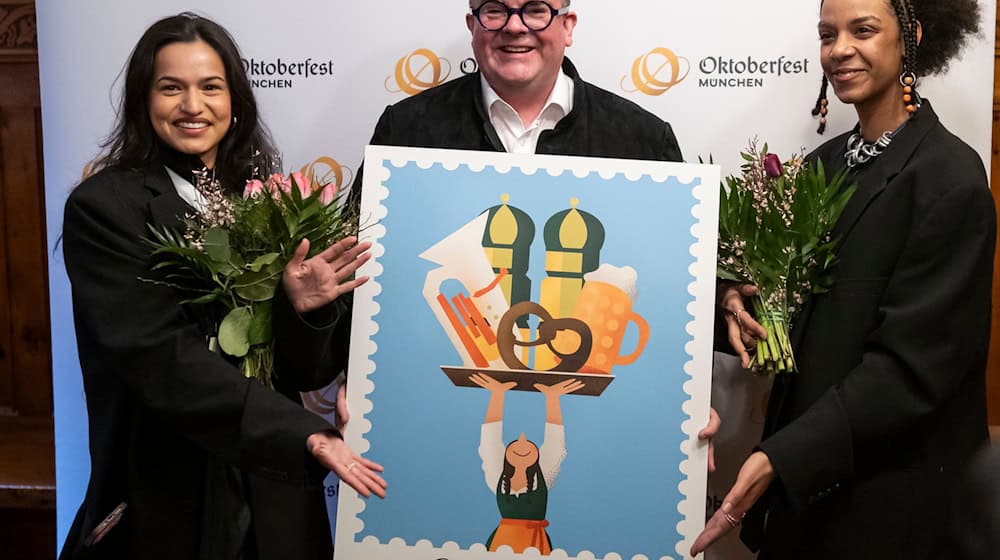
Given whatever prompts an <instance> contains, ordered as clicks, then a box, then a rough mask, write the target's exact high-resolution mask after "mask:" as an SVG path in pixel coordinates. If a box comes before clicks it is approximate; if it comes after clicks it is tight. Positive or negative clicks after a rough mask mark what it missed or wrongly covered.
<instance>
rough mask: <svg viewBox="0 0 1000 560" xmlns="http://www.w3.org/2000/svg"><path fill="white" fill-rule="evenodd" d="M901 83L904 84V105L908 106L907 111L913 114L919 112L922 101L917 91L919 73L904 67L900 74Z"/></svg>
mask: <svg viewBox="0 0 1000 560" xmlns="http://www.w3.org/2000/svg"><path fill="white" fill-rule="evenodd" d="M899 84H900V85H901V86H903V105H905V106H906V112H907V113H910V114H911V115H912V114H913V113H916V112H917V109H918V108H919V107H920V102H921V101H922V100H921V99H920V94H919V93H917V75H916V74H914V73H913V71H912V70H905V69H904V70H903V72H902V73H901V74H900V75H899Z"/></svg>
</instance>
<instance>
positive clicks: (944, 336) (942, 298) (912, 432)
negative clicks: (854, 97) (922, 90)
mask: <svg viewBox="0 0 1000 560" xmlns="http://www.w3.org/2000/svg"><path fill="white" fill-rule="evenodd" d="M847 137H848V135H847V134H845V135H842V136H840V137H838V138H835V139H833V140H831V141H829V142H827V143H826V144H824V145H823V146H821V147H820V148H819V149H818V150H816V152H814V153H813V154H812V155H811V156H810V157H811V158H812V159H819V160H822V162H823V163H824V165H825V167H826V169H827V170H828V172H831V171H834V170H837V169H840V168H842V167H843V166H844V152H845V147H846V141H847ZM852 178H853V179H854V180H856V181H857V183H858V185H859V188H858V191H857V192H856V194H855V195H854V197H853V199H852V200H851V201H850V203H849V204H848V206H847V208H846V209H845V211H844V214H843V215H842V216H841V218H840V221H839V223H838V224H837V226H836V234H837V235H838V236H839V237H840V239H841V241H840V250H839V257H840V262H839V264H838V265H837V268H836V271H835V274H836V283H835V284H834V286H833V289H832V290H831V291H830V292H829V293H826V294H822V295H818V296H815V297H814V298H813V300H812V302H811V304H808V305H807V308H806V309H805V310H804V311H803V315H802V317H800V318H799V320H798V322H797V324H796V326H795V327H794V328H795V330H794V332H793V334H792V337H793V345H794V348H795V352H796V358H797V360H798V366H799V372H797V373H794V374H791V375H783V376H779V377H778V378H777V379H776V381H775V385H774V389H773V391H772V396H771V401H770V404H769V407H768V419H767V422H766V424H765V428H764V439H763V442H762V443H761V448H762V449H763V450H764V451H765V452H766V453H767V455H768V457H769V458H770V459H771V462H772V464H773V465H774V469H775V472H776V474H777V479H776V481H775V484H773V485H772V488H771V490H770V491H769V494H768V495H766V496H765V498H764V499H762V501H761V503H760V507H759V508H758V511H757V513H758V514H759V513H760V512H761V510H765V509H769V515H768V517H767V524H766V527H765V528H764V538H763V543H762V544H763V551H762V554H761V556H760V558H765V559H773V558H796V559H798V558H811V559H824V558H831V559H832V558H837V559H842V558H852V559H863V558H893V557H896V558H907V559H918V558H939V557H940V558H945V557H948V556H949V555H948V554H947V553H946V552H945V553H944V555H943V556H939V555H937V554H938V553H937V552H936V551H938V550H940V549H941V548H942V547H944V550H945V551H947V547H948V545H949V543H948V542H947V527H948V523H947V520H948V518H949V515H950V512H949V505H950V504H951V501H950V500H949V499H948V492H949V488H950V487H951V486H952V484H953V482H954V478H955V475H956V473H957V472H958V471H959V469H960V467H961V466H962V465H963V464H964V463H966V462H967V461H968V460H969V459H970V458H971V457H972V456H973V455H974V454H975V452H976V451H977V450H978V449H979V448H980V447H981V446H983V445H984V444H985V443H986V442H987V439H988V433H987V419H986V398H985V368H986V356H987V351H988V347H989V334H990V313H991V310H990V294H991V283H992V274H993V250H994V244H995V236H996V218H995V213H994V207H993V199H992V196H991V195H990V190H989V184H988V181H987V178H986V174H985V171H984V168H983V164H982V161H981V160H980V158H979V156H978V155H977V154H976V152H975V151H973V150H972V149H971V148H970V147H969V146H967V145H966V144H965V143H964V142H962V141H961V140H960V139H958V138H957V137H955V136H954V135H952V134H951V133H950V132H948V130H947V129H945V127H944V126H943V125H942V124H941V123H940V122H939V121H938V117H937V115H936V114H935V113H934V110H933V109H932V108H931V106H930V103H929V102H925V104H924V105H923V107H922V108H921V109H920V110H919V111H918V112H917V113H916V114H915V115H914V116H913V117H912V118H911V119H910V120H909V122H908V123H907V124H906V126H905V127H904V128H903V129H902V130H901V131H900V132H899V134H898V135H897V136H896V137H895V138H894V139H893V141H892V143H891V144H890V145H889V147H888V148H887V149H886V150H885V152H884V153H883V154H882V155H880V156H879V157H877V158H876V159H874V160H872V161H870V162H868V163H867V164H864V165H861V166H859V167H858V168H857V170H856V172H854V174H853V175H852ZM755 519H756V520H757V521H762V520H763V516H760V515H758V516H757V517H755V518H751V519H748V521H747V522H746V524H745V525H746V527H745V530H744V538H745V540H748V544H757V543H756V541H757V540H758V539H759V537H760V535H758V534H755V533H756V532H757V529H760V524H759V523H755V522H754V521H755Z"/></svg>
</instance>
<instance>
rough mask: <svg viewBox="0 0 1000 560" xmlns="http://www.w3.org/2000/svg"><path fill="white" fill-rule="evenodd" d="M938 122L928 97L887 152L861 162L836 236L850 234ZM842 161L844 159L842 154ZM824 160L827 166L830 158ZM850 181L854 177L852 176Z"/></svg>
mask: <svg viewBox="0 0 1000 560" xmlns="http://www.w3.org/2000/svg"><path fill="white" fill-rule="evenodd" d="M937 123H938V116H937V114H936V113H934V109H933V108H931V104H930V101H927V100H926V99H925V100H924V105H923V106H922V107H921V108H920V111H919V112H917V113H916V114H915V115H914V116H913V117H912V118H911V119H910V120H909V122H907V123H906V126H905V127H903V129H902V130H900V131H899V133H898V134H897V135H896V136H895V138H893V139H892V143H891V144H889V147H888V148H886V150H885V152H884V153H883V154H882V155H880V156H878V158H876V159H875V160H874V161H872V162H870V163H869V164H868V166H867V168H865V166H864V165H862V167H861V169H860V170H859V171H858V172H857V174H856V175H854V178H855V179H856V180H857V183H858V190H857V192H855V193H854V196H852V197H851V200H850V201H849V202H848V203H847V206H846V207H845V208H844V213H843V214H841V215H840V220H838V221H837V225H836V227H834V229H833V232H834V237H839V238H840V239H842V240H843V239H845V238H847V236H848V235H850V233H851V230H852V229H854V225H855V224H856V223H857V222H858V219H860V218H861V216H862V215H864V213H865V210H867V209H868V207H869V206H870V205H871V203H872V202H873V201H874V200H875V199H876V198H878V196H879V195H880V194H882V192H883V191H884V190H885V188H886V186H887V185H888V184H889V182H890V181H892V180H893V179H894V178H895V177H896V175H898V174H899V172H900V170H902V169H903V166H905V165H906V162H908V161H910V158H911V157H913V152H914V151H915V150H916V149H917V146H919V145H920V143H921V142H922V141H923V139H924V137H926V136H927V133H928V132H930V130H931V129H932V128H933V127H934V126H935V125H937ZM840 160H841V161H842V157H841V158H840ZM834 161H838V160H834ZM823 163H824V165H825V164H826V163H827V161H824V162H823ZM848 180H851V176H850V175H849V176H848Z"/></svg>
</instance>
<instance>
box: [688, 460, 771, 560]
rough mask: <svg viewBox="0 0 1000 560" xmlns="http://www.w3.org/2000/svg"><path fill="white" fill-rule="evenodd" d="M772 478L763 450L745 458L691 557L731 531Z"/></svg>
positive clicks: (696, 543) (769, 464)
mask: <svg viewBox="0 0 1000 560" xmlns="http://www.w3.org/2000/svg"><path fill="white" fill-rule="evenodd" d="M773 480H774V468H773V467H772V466H771V460H770V459H768V458H767V455H766V454H765V453H764V452H763V451H757V452H756V453H754V454H753V455H750V457H748V458H747V460H746V462H744V463H743V466H742V467H741V468H740V474H738V475H737V476H736V482H735V483H733V489H732V490H730V491H729V493H728V494H726V497H725V499H723V500H722V507H721V508H719V509H718V510H717V511H716V512H715V515H713V516H712V518H711V519H709V520H708V523H706V524H705V529H704V530H703V531H702V532H701V534H700V535H698V538H696V539H695V540H694V546H692V547H691V556H697V555H698V554H701V552H702V551H704V550H705V549H706V548H708V547H709V546H711V545H712V543H714V542H715V541H717V540H719V538H721V537H722V536H723V535H725V534H726V533H728V532H729V531H732V530H733V529H735V528H736V527H738V526H739V525H740V523H741V522H742V521H743V516H744V515H746V513H747V511H748V510H749V509H750V508H751V507H753V505H754V504H755V503H757V500H758V499H760V497H761V496H762V495H763V494H764V491H765V490H767V487H768V486H770V485H771V482H772V481H773Z"/></svg>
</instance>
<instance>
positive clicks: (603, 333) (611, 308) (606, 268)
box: [573, 264, 649, 374]
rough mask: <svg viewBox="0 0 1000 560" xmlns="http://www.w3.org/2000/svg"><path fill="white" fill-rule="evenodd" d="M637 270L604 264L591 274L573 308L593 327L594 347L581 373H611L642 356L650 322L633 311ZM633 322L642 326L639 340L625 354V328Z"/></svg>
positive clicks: (577, 315) (577, 314)
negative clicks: (616, 367) (623, 342)
mask: <svg viewBox="0 0 1000 560" xmlns="http://www.w3.org/2000/svg"><path fill="white" fill-rule="evenodd" d="M635 284H636V272H635V269H633V268H631V267H622V268H618V267H613V266H611V265H607V264H602V265H601V266H600V267H599V268H598V269H597V270H595V271H594V272H592V273H590V274H587V275H586V277H585V282H584V284H583V291H581V292H580V297H579V299H578V300H577V302H576V307H574V308H573V317H574V318H576V319H580V320H581V321H583V322H584V323H587V326H588V327H590V332H591V335H592V337H593V348H592V349H591V351H590V357H589V358H588V359H587V363H586V364H584V366H583V368H581V369H580V372H581V373H603V374H610V373H611V369H612V368H614V367H615V366H616V365H627V364H631V363H632V362H634V361H636V360H637V359H639V356H640V355H641V354H642V351H643V349H645V347H646V342H648V341H649V324H648V323H646V320H645V319H643V318H642V317H641V316H640V315H639V314H637V313H635V312H634V311H632V297H631V296H629V294H630V293H631V294H634V293H635ZM629 323H635V325H636V326H637V327H638V328H639V342H638V344H636V347H635V349H634V350H632V352H630V353H629V354H626V355H621V347H622V341H623V340H624V338H625V329H626V327H627V326H628V324H629Z"/></svg>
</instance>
